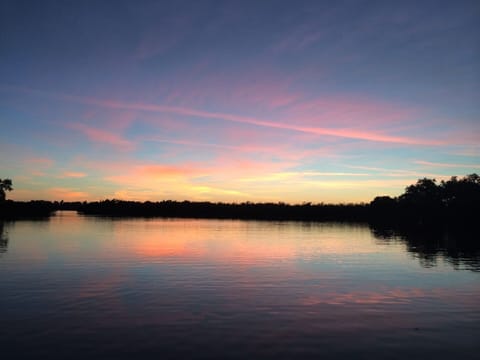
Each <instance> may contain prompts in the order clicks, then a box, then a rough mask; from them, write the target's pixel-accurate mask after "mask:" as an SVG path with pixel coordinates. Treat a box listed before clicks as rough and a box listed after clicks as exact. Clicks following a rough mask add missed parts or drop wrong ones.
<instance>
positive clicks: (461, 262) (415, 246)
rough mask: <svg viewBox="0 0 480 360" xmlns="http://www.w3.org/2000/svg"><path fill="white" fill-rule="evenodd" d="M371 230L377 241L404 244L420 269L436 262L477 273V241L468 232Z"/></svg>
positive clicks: (479, 249) (479, 258)
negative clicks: (419, 265)
mask: <svg viewBox="0 0 480 360" xmlns="http://www.w3.org/2000/svg"><path fill="white" fill-rule="evenodd" d="M371 230H372V233H373V235H374V237H375V238H376V239H377V240H378V241H379V242H382V243H398V242H401V243H403V244H405V245H406V248H407V251H408V252H409V253H411V254H412V255H413V256H414V257H415V258H417V259H418V260H419V262H420V264H421V265H422V266H423V267H434V266H437V263H438V260H439V259H440V260H443V261H445V262H447V263H449V264H451V265H452V266H453V268H454V269H457V270H460V269H468V270H472V271H480V241H478V236H475V232H474V231H472V229H468V230H466V229H455V230H442V229H432V228H423V229H405V228H404V229H392V228H388V227H381V226H372V227H371Z"/></svg>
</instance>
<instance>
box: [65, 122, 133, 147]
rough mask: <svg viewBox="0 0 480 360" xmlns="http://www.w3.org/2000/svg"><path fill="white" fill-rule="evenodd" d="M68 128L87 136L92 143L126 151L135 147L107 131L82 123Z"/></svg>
mask: <svg viewBox="0 0 480 360" xmlns="http://www.w3.org/2000/svg"><path fill="white" fill-rule="evenodd" d="M67 126H68V127H69V128H71V129H73V130H77V131H80V132H81V133H82V134H84V135H86V136H87V137H88V139H89V140H90V141H93V142H96V143H101V144H108V145H113V146H115V147H117V148H119V149H122V150H126V151H127V150H131V149H133V148H134V146H135V144H134V143H133V142H131V141H129V140H126V139H125V138H123V137H122V136H120V135H118V134H115V133H112V132H110V131H107V130H102V129H97V128H94V127H91V126H87V125H85V124H81V123H70V124H68V125H67Z"/></svg>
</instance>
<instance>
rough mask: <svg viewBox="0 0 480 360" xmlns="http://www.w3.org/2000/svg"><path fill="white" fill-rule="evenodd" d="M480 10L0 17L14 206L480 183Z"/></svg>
mask: <svg viewBox="0 0 480 360" xmlns="http://www.w3.org/2000/svg"><path fill="white" fill-rule="evenodd" d="M479 18H480V2H479V1H475V0H474V1H451V0H449V1H418V0H417V1H298V0H297V1H280V0H277V1H259V0H257V1H246V0H241V1H133V0H131V1H5V0H1V1H0V124H1V131H0V178H2V179H3V178H11V179H12V180H13V187H14V189H15V190H14V191H12V192H11V193H9V194H8V195H7V196H8V198H11V199H14V200H30V199H45V200H64V201H76V200H81V201H83V200H88V201H90V200H102V199H106V198H117V199H128V200H142V201H143V200H163V199H174V200H185V199H186V200H209V201H229V202H230V201H235V202H243V201H275V202H276V201H285V202H291V203H301V202H304V201H311V202H360V201H370V200H372V199H373V197H375V196H376V195H392V196H396V195H399V194H401V193H402V192H403V190H404V188H405V186H407V185H409V184H411V183H413V182H415V181H416V180H417V179H418V178H421V177H433V178H436V179H437V180H442V179H447V178H449V177H450V176H452V175H459V176H463V175H466V174H470V173H474V172H476V173H480V85H479V84H480V65H479V64H480V35H479V34H480V21H479Z"/></svg>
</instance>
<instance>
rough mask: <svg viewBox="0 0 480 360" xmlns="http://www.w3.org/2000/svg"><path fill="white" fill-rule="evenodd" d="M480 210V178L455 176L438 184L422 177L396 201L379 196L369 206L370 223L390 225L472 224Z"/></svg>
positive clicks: (408, 187) (476, 176)
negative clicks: (386, 223)
mask: <svg viewBox="0 0 480 360" xmlns="http://www.w3.org/2000/svg"><path fill="white" fill-rule="evenodd" d="M479 208H480V177H479V176H478V175H477V174H471V175H467V176H465V177H463V178H461V179H458V178H457V177H452V178H451V179H450V180H448V181H441V182H440V183H437V182H436V180H435V179H427V178H423V179H420V180H418V181H417V183H416V184H414V185H410V186H407V188H406V189H405V193H403V194H402V195H400V196H399V197H397V198H391V197H388V196H379V197H376V198H375V199H374V200H373V201H372V202H371V203H370V216H369V218H370V220H371V221H376V222H388V223H391V224H399V225H400V224H411V225H440V224H442V223H450V224H452V223H456V224H473V223H475V222H477V221H478V213H479V210H480V209H479Z"/></svg>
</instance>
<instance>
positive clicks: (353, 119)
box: [17, 89, 451, 147]
mask: <svg viewBox="0 0 480 360" xmlns="http://www.w3.org/2000/svg"><path fill="white" fill-rule="evenodd" d="M17 91H26V90H25V89H23V90H19V89H17ZM30 92H32V93H39V94H42V95H44V96H51V97H55V98H61V99H64V100H69V101H75V102H79V103H83V104H89V105H94V106H100V107H104V108H110V109H122V110H135V111H142V112H153V113H162V114H163V113H170V114H175V115H181V116H189V117H198V118H205V119H215V120H220V121H226V122H233V123H241V124H247V125H254V126H259V127H264V128H269V129H279V130H286V131H290V132H295V133H306V134H312V135H317V136H326V137H337V138H347V139H356V140H364V141H370V142H382V143H393V144H403V145H421V146H440V145H446V144H451V142H450V141H448V142H447V141H446V140H437V139H432V138H431V137H429V138H419V137H411V136H401V135H391V134H390V133H387V132H385V131H380V130H376V129H369V126H368V125H374V124H375V123H376V124H380V125H381V126H382V127H383V128H385V127H386V126H388V125H391V124H392V122H395V121H398V120H399V119H402V118H403V119H404V118H405V116H406V114H407V115H408V111H405V110H404V109H403V110H402V109H395V108H393V109H392V107H391V106H385V104H382V103H380V104H378V103H376V102H369V101H368V100H364V101H365V104H363V105H362V102H354V103H353V104H349V103H346V102H345V101H343V100H341V99H340V100H337V99H333V100H331V99H330V100H329V99H326V100H321V101H319V102H316V101H313V102H310V103H309V102H308V101H307V102H305V101H304V102H303V103H299V102H298V101H297V102H296V105H294V106H291V107H290V108H289V109H287V110H285V111H283V112H282V114H281V115H280V116H278V117H280V118H283V121H282V122H279V121H272V120H267V119H263V118H260V117H253V116H243V115H237V114H232V113H228V112H214V111H205V110H199V109H196V108H191V107H182V106H170V105H157V104H151V103H143V102H122V101H115V100H105V99H95V98H90V97H82V96H72V95H65V94H57V93H51V92H42V91H37V90H31V91H30ZM297 103H299V104H297ZM344 106H346V108H347V111H345V110H342V109H343V107H344ZM322 107H323V109H324V112H323V113H322V111H321V110H322ZM308 108H310V109H313V110H320V111H315V114H317V115H315V114H313V113H310V114H309V113H308V111H307V110H308ZM348 109H350V110H348ZM313 110H312V111H313ZM359 113H360V114H359ZM371 119H374V120H375V122H372V120H371ZM412 123H413V120H412V121H410V124H412ZM320 124H321V125H322V126H319V125H320ZM339 124H340V126H338V125H339ZM353 124H355V125H353ZM366 124H368V125H367V126H365V125H366ZM397 126H398V124H397ZM77 128H78V129H79V130H82V131H83V132H84V133H86V135H87V136H89V137H90V138H92V139H98V140H99V141H104V142H107V143H110V144H112V145H117V146H120V147H122V146H124V147H129V146H131V145H132V144H131V143H129V142H128V141H126V140H125V139H123V138H121V137H120V136H118V135H117V134H111V133H108V132H105V131H102V130H98V129H93V128H89V127H86V126H85V125H77ZM375 128H378V126H375Z"/></svg>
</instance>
